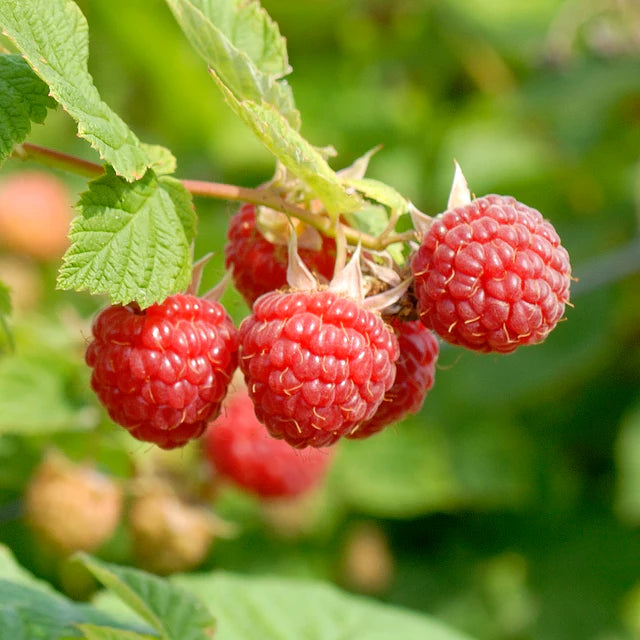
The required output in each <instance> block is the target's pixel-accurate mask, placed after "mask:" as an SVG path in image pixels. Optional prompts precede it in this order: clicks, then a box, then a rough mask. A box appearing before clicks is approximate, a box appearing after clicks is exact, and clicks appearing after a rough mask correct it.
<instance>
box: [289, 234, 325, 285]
mask: <svg viewBox="0 0 640 640" xmlns="http://www.w3.org/2000/svg"><path fill="white" fill-rule="evenodd" d="M291 226H292V229H291V233H290V235H289V253H288V257H289V264H288V265H287V284H288V285H289V286H290V287H291V288H292V289H298V290H300V291H317V290H318V280H317V279H316V277H315V276H314V275H313V274H312V273H311V271H309V268H308V267H307V265H306V264H305V263H304V262H303V261H302V258H301V257H300V255H299V254H298V235H297V234H296V231H295V228H293V225H291Z"/></svg>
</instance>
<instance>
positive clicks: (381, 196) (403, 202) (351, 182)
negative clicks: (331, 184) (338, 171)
mask: <svg viewBox="0 0 640 640" xmlns="http://www.w3.org/2000/svg"><path fill="white" fill-rule="evenodd" d="M344 182H345V184H346V185H348V186H349V187H353V188H354V189H355V190H356V191H358V192H359V193H361V194H362V195H363V196H364V197H365V198H366V199H367V200H372V201H373V202H378V203H379V204H382V205H384V206H385V207H389V209H391V210H392V211H397V212H398V213H399V214H404V213H408V211H409V201H408V200H407V199H406V198H405V197H404V196H402V195H400V194H399V193H398V192H397V191H396V190H395V189H394V188H393V187H390V186H389V185H387V184H385V183H384V182H380V181H378V180H373V179H372V178H360V179H353V178H351V179H347V180H345V181H344Z"/></svg>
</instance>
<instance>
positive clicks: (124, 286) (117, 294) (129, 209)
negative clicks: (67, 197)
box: [58, 168, 195, 308]
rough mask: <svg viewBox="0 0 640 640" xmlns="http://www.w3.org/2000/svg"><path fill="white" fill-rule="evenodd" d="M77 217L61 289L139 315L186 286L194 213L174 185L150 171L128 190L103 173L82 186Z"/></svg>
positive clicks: (182, 191) (188, 200)
mask: <svg viewBox="0 0 640 640" xmlns="http://www.w3.org/2000/svg"><path fill="white" fill-rule="evenodd" d="M78 211H79V215H78V216H76V218H74V220H73V221H72V223H71V231H70V233H69V237H70V238H71V241H72V245H71V247H69V249H68V250H67V252H66V253H65V255H64V257H63V264H62V267H61V268H60V274H59V277H58V286H59V287H60V288H62V289H75V290H82V289H86V290H88V291H90V292H91V293H107V294H108V295H109V296H110V298H111V301H112V302H113V303H114V304H116V303H128V302H131V301H132V300H135V301H136V302H138V304H140V306H141V307H143V308H144V307H147V306H149V305H150V304H153V303H154V302H160V301H162V300H164V299H165V298H166V297H167V296H168V295H170V294H172V293H175V292H176V291H179V290H182V289H185V288H186V287H187V286H188V284H189V282H190V279H191V254H190V248H189V245H190V243H191V240H192V239H193V235H194V231H195V212H194V210H193V207H192V205H191V198H190V196H189V194H188V193H187V192H186V189H184V187H182V186H181V185H180V183H179V182H178V181H176V180H174V179H173V178H169V177H167V176H164V177H161V178H160V179H158V178H157V177H156V175H155V174H154V172H153V171H151V170H149V171H147V173H146V174H145V176H144V178H142V179H141V180H138V181H136V182H133V183H129V182H126V181H125V180H124V179H122V178H120V177H118V176H116V175H115V174H114V172H113V170H111V169H110V168H109V169H108V170H107V173H106V174H105V175H104V176H101V177H100V178H98V179H97V180H94V181H93V182H91V183H89V190H88V191H86V192H85V193H83V194H82V196H81V198H80V203H79V204H78Z"/></svg>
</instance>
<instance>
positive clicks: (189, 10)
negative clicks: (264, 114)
mask: <svg viewBox="0 0 640 640" xmlns="http://www.w3.org/2000/svg"><path fill="white" fill-rule="evenodd" d="M166 1H167V4H168V5H169V8H170V9H171V11H172V12H173V15H174V16H175V19H176V21H177V22H178V24H179V25H180V27H181V28H182V30H183V31H184V33H185V34H186V36H187V37H188V38H189V41H190V42H191V44H192V45H193V47H194V48H195V49H196V51H197V52H198V53H199V54H200V55H201V56H202V58H203V59H204V60H205V61H206V63H207V65H209V67H210V68H211V69H213V70H214V71H215V72H216V73H217V75H218V77H219V78H220V79H221V82H222V83H223V84H224V86H225V87H226V88H227V89H228V90H229V91H231V92H232V93H233V95H234V96H235V97H236V98H237V99H238V100H245V99H247V100H254V101H256V102H261V101H262V100H264V101H266V102H268V103H270V104H272V105H274V106H275V108H276V109H277V110H278V111H279V112H280V113H282V115H283V117H284V118H286V120H287V121H288V122H289V124H290V125H291V126H292V127H293V128H294V129H296V130H297V129H299V128H300V114H299V112H298V111H297V109H296V108H295V104H294V100H293V94H292V92H291V87H290V86H289V85H288V84H287V82H286V81H284V80H281V79H280V78H281V77H282V76H283V75H284V74H286V73H288V72H289V71H290V69H289V65H288V62H287V58H286V48H285V43H284V39H283V38H282V36H281V35H280V32H279V31H278V27H277V25H276V24H275V23H274V22H273V21H272V20H271V19H270V18H269V17H268V16H267V15H266V13H265V12H264V11H263V10H262V9H261V8H260V5H259V4H258V3H257V2H238V1H237V0H216V1H215V2H214V1H212V0H166Z"/></svg>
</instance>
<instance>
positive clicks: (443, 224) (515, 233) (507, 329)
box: [412, 195, 571, 353]
mask: <svg viewBox="0 0 640 640" xmlns="http://www.w3.org/2000/svg"><path fill="white" fill-rule="evenodd" d="M412 270H413V275H414V277H415V293H416V297H417V299H418V313H419V314H420V319H421V320H422V322H423V323H424V324H425V326H427V327H428V328H430V329H433V330H434V331H435V332H436V333H437V334H438V335H440V336H442V337H443V338H444V339H445V340H447V341H448V342H451V343H452V344H458V345H461V346H464V347H467V348H468V349H473V350H475V351H484V352H489V351H499V352H503V353H508V352H510V351H513V350H514V349H516V348H517V347H518V346H520V345H524V344H534V343H536V342H541V341H542V340H544V339H545V338H546V337H547V335H548V334H549V332H550V331H551V330H552V329H553V328H554V327H555V325H556V323H557V322H558V321H559V320H560V318H562V316H563V314H564V308H565V303H567V301H568V300H569V284H570V274H571V265H570V264H569V255H568V253H567V251H566V249H564V247H562V245H561V244H560V238H559V237H558V234H557V233H556V231H555V229H554V228H553V226H552V225H551V223H549V222H548V221H546V220H544V219H543V217H542V215H541V214H540V212H539V211H536V210H535V209H532V208H530V207H528V206H526V205H524V204H521V203H520V202H517V201H516V200H514V199H513V198H511V197H509V196H497V195H488V196H484V197H483V198H477V199H476V200H473V201H472V202H470V203H469V204H467V205H464V206H459V207H456V208H454V209H451V210H449V211H446V212H445V213H443V214H441V215H439V216H438V217H437V218H436V219H435V220H434V222H433V224H432V225H431V227H430V229H429V230H428V232H427V233H426V234H425V236H424V238H423V240H422V244H421V246H420V248H419V249H418V251H417V253H416V255H415V256H414V258H413V262H412Z"/></svg>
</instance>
